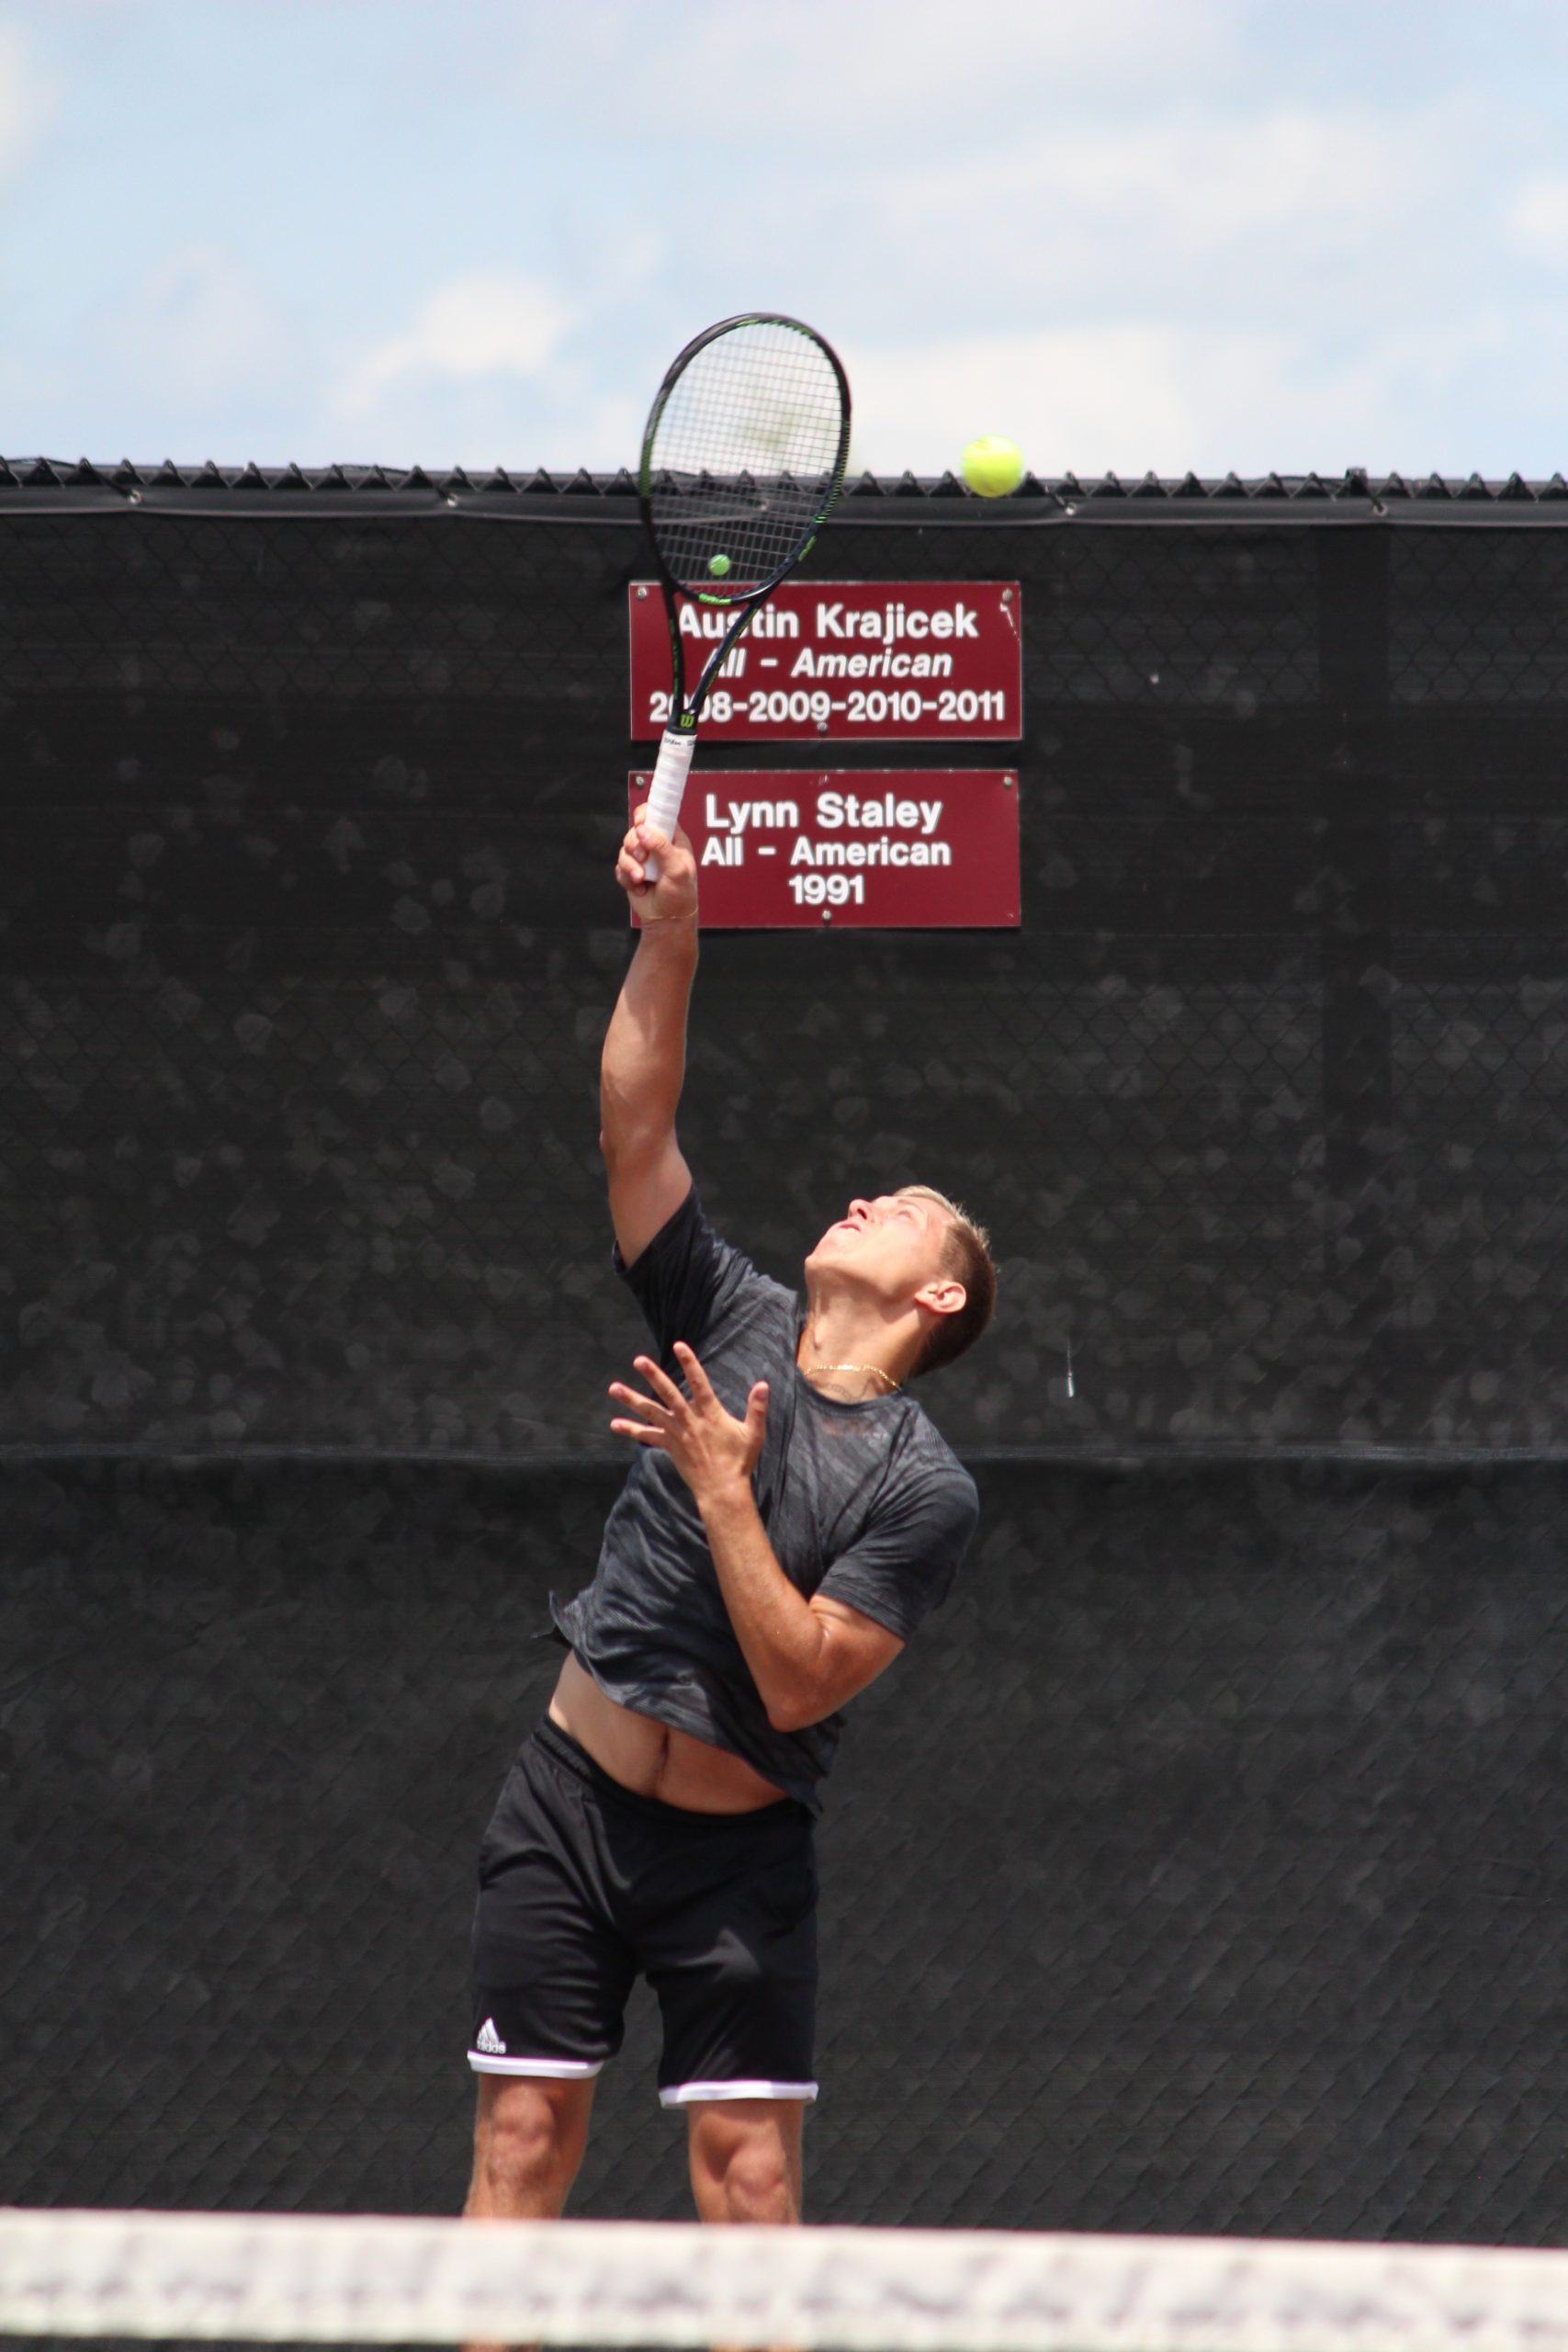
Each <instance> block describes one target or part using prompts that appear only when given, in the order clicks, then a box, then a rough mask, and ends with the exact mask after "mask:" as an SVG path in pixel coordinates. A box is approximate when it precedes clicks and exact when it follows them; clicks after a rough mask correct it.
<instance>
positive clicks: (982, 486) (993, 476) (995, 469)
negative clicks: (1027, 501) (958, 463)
mask: <svg viewBox="0 0 1568 2352" xmlns="http://www.w3.org/2000/svg"><path fill="white" fill-rule="evenodd" d="M1022 480H1023V452H1022V450H1021V448H1020V447H1019V446H1018V443H1017V442H1016V441H1009V440H1008V439H1007V438H1006V437H1005V436H1004V435H1002V434H999V433H982V434H981V435H980V438H979V439H978V440H977V441H971V442H970V444H969V447H967V449H965V450H964V481H966V482H967V483H968V485H969V487H970V489H971V490H977V491H978V492H979V493H980V495H981V497H982V498H1005V497H1006V496H1007V494H1008V492H1009V491H1010V490H1016V489H1017V488H1018V485H1019V483H1020V482H1021V481H1022Z"/></svg>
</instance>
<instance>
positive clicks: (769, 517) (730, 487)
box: [637, 311, 850, 881]
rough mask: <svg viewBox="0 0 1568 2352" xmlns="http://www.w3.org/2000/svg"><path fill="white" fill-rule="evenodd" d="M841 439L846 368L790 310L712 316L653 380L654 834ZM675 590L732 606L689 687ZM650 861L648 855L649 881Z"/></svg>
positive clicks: (798, 539)
mask: <svg viewBox="0 0 1568 2352" xmlns="http://www.w3.org/2000/svg"><path fill="white" fill-rule="evenodd" d="M849 450H850V387H849V383H848V380H847V379H846V377H845V375H844V371H843V368H841V367H840V364H839V358H838V355H837V353H836V352H835V351H833V349H832V348H831V346H830V345H828V344H826V343H824V342H823V340H822V337H821V336H820V335H819V334H815V333H814V332H813V330H812V329H811V328H810V327H808V326H804V325H802V323H801V322H800V321H799V320H798V319H786V318H782V317H779V316H777V315H776V314H774V313H773V312H771V311H749V312H748V313H747V314H746V315H745V316H744V317H742V318H738V319H721V320H720V321H719V323H718V324H717V326H715V327H709V328H707V329H706V330H705V333H703V334H700V335H698V336H697V337H696V339H695V341H694V342H693V343H689V344H688V345H686V348H685V349H684V351H682V353H681V355H680V356H679V358H678V359H677V360H676V361H675V363H674V365H673V366H672V367H671V369H670V371H669V373H668V375H667V376H666V377H665V379H664V381H663V382H662V383H661V384H660V387H659V394H658V398H657V399H656V400H655V401H654V403H653V409H652V413H651V414H650V415H649V420H648V430H647V431H646V433H645V434H644V435H643V437H642V464H641V467H640V469H639V471H638V475H637V491H638V494H639V496H640V498H641V501H642V519H643V523H644V525H645V526H646V528H647V531H648V540H649V547H650V548H651V549H652V551H653V560H654V562H655V564H656V565H657V567H658V571H659V579H660V586H661V587H662V589H663V591H664V610H665V615H666V617H667V618H668V620H669V623H670V686H671V692H670V718H669V721H668V723H667V725H666V727H665V730H664V736H663V740H662V741H661V742H660V746H659V759H658V762H657V763H656V765H655V767H654V771H653V782H652V784H651V785H650V786H649V795H648V815H649V823H650V824H653V825H656V826H657V827H658V829H659V831H660V832H662V833H668V832H671V831H673V829H674V825H675V820H676V819H677V817H678V816H679V815H680V813H681V801H682V796H683V794H684V792H685V789H686V778H687V775H689V774H690V772H691V765H692V754H693V752H694V751H695V750H696V745H697V721H698V719H699V718H701V716H702V708H703V704H704V702H705V700H706V698H707V691H708V688H709V687H710V686H711V685H712V684H713V682H714V680H715V678H716V677H717V675H718V673H719V672H720V671H721V670H722V669H723V667H724V664H725V662H727V661H728V659H729V656H730V654H731V653H732V652H733V650H734V649H735V647H736V646H737V645H738V644H739V640H740V639H741V638H742V637H743V636H744V634H745V632H746V628H747V626H748V624H749V623H750V620H751V617H752V616H753V615H754V614H755V613H758V612H760V611H761V607H762V606H763V605H765V604H766V603H767V601H768V598H769V597H770V596H771V595H772V594H773V590H774V589H775V588H776V587H777V586H778V584H779V582H780V581H781V580H783V579H784V577H785V576H786V575H787V574H788V573H789V572H791V571H794V569H795V565H796V564H797V563H798V562H799V561H800V560H801V557H802V556H803V555H804V554H805V553H806V551H807V548H809V547H810V545H811V542H812V540H813V539H814V538H815V537H816V536H817V534H818V531H819V530H820V529H821V527H822V525H823V524H824V523H825V522H826V520H827V518H828V515H829V510H830V509H831V507H832V504H833V501H834V500H835V499H836V498H837V497H838V495H839V492H840V488H841V487H842V485H843V480H844V465H845V461H846V459H847V458H848V457H849ZM682 596H684V597H686V598H688V599H689V600H690V601H691V602H692V603H693V604H696V605H709V606H718V607H719V608H720V609H721V610H723V611H726V612H730V613H733V615H734V616H735V617H734V619H733V620H732V622H731V623H730V626H729V627H728V629H726V630H725V632H724V634H723V636H722V637H721V638H720V639H719V641H718V643H717V644H716V646H715V647H714V649H713V650H712V652H711V653H710V654H709V655H708V658H707V660H706V662H705V663H704V664H703V670H702V675H701V676H700V677H699V678H698V680H697V683H696V684H695V686H694V688H693V690H692V692H691V694H690V695H688V694H687V692H686V661H685V653H684V650H683V649H682V642H681V603H680V600H681V598H682ZM658 870H659V869H658V861H657V859H653V858H650V859H649V860H648V861H647V865H646V871H647V874H648V876H649V880H650V881H651V880H653V879H654V877H655V876H656V875H657V873H658Z"/></svg>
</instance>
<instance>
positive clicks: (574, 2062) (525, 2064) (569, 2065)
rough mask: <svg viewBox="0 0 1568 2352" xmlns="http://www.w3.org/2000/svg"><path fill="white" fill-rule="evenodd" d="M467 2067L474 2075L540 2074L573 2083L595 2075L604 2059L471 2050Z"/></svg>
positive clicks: (561, 2081)
mask: <svg viewBox="0 0 1568 2352" xmlns="http://www.w3.org/2000/svg"><path fill="white" fill-rule="evenodd" d="M468 2064H469V2065H470V2066H471V2067H472V2068H473V2070H474V2072H475V2074H476V2075H543V2076H545V2077H546V2078H553V2079H554V2080H555V2081H557V2082H560V2083H572V2082H577V2081H579V2080H581V2078H582V2077H584V2076H585V2075H596V2074H597V2073H598V2072H599V2069H600V2067H601V2066H602V2065H603V2064H604V2060H603V2058H497V2057H494V2056H492V2055H491V2052H490V2051H488V2050H470V2051H469V2052H468Z"/></svg>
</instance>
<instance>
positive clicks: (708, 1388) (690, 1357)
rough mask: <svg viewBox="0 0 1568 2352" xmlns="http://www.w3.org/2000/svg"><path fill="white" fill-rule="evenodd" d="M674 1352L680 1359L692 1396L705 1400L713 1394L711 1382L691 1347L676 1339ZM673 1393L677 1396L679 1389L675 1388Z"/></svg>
mask: <svg viewBox="0 0 1568 2352" xmlns="http://www.w3.org/2000/svg"><path fill="white" fill-rule="evenodd" d="M675 1353H676V1354H677V1355H678V1356H679V1357H680V1359H681V1369H682V1372H683V1373H684V1374H685V1375H686V1383H687V1385H688V1386H689V1387H690V1389H691V1392H692V1395H693V1397H700V1398H702V1399H703V1400H704V1401H705V1400H706V1399H707V1398H708V1397H711V1396H712V1395H713V1383H712V1381H711V1380H710V1379H709V1378H708V1376H707V1374H706V1373H705V1371H704V1370H703V1368H702V1365H701V1364H700V1363H698V1362H697V1359H696V1357H695V1356H694V1354H693V1353H692V1351H691V1349H690V1348H689V1347H688V1346H687V1345H686V1342H685V1340H676V1342H675ZM675 1393H676V1395H677V1396H679V1394H680V1391H679V1389H677V1390H676V1392H675Z"/></svg>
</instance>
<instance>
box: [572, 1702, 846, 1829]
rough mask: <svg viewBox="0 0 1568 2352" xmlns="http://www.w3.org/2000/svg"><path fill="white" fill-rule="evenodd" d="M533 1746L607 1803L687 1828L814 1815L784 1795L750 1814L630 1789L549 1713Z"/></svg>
mask: <svg viewBox="0 0 1568 2352" xmlns="http://www.w3.org/2000/svg"><path fill="white" fill-rule="evenodd" d="M531 1745H532V1746H534V1747H538V1748H542V1749H543V1751H544V1753H545V1754H546V1755H547V1757H548V1758H550V1760H551V1762H552V1763H554V1764H557V1765H559V1766H560V1767H561V1768H562V1769H563V1770H566V1771H568V1772H572V1773H575V1774H576V1776H577V1778H578V1779H579V1780H580V1781H586V1782H587V1784H588V1786H589V1787H590V1788H591V1789H592V1790H593V1791H594V1792H595V1793H596V1794H597V1795H599V1796H601V1797H603V1798H604V1801H605V1803H606V1804H615V1805H620V1806H622V1807H624V1808H625V1809H626V1810H627V1811H629V1812H632V1813H640V1814H642V1815H644V1816H645V1817H646V1818H647V1819H648V1820H650V1821H665V1822H679V1823H680V1825H681V1826H682V1828H683V1829H699V1830H700V1829H712V1830H714V1831H715V1832H716V1833H717V1832H720V1831H723V1830H733V1829H737V1828H739V1827H741V1826H750V1827H751V1828H754V1829H756V1828H761V1826H763V1825H764V1824H772V1823H773V1822H776V1821H785V1820H797V1821H800V1822H802V1823H804V1824H805V1825H806V1826H807V1827H809V1826H810V1822H811V1815H810V1813H809V1811H808V1810H807V1807H806V1806H805V1805H803V1804H801V1802H800V1800H799V1798H798V1797H789V1796H781V1797H780V1798H778V1800H777V1801H776V1802H775V1803H774V1804H760V1805H754V1806H753V1807H752V1808H751V1810H750V1812H749V1813H700V1812H697V1811H696V1810H694V1808H693V1807H692V1806H690V1805H683V1804H665V1802H664V1800H663V1798H662V1797H649V1796H644V1795H643V1793H642V1792H641V1791H640V1790H639V1789H628V1788H627V1787H626V1783H625V1781H617V1780H616V1778H615V1774H614V1773H613V1772H606V1771H605V1770H604V1766H603V1765H602V1764H601V1763H600V1762H599V1761H598V1760H597V1758H594V1757H592V1756H590V1754H589V1753H588V1750H587V1749H586V1747H583V1745H582V1743H581V1740H576V1739H573V1737H572V1736H571V1734H570V1732H569V1731H563V1730H562V1728H561V1726H560V1724H558V1723H557V1722H555V1721H554V1719H553V1718H552V1717H551V1716H549V1715H546V1716H545V1717H544V1718H543V1720H542V1721H541V1722H540V1723H538V1724H536V1725H535V1727H534V1731H533V1735H532V1740H531Z"/></svg>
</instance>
